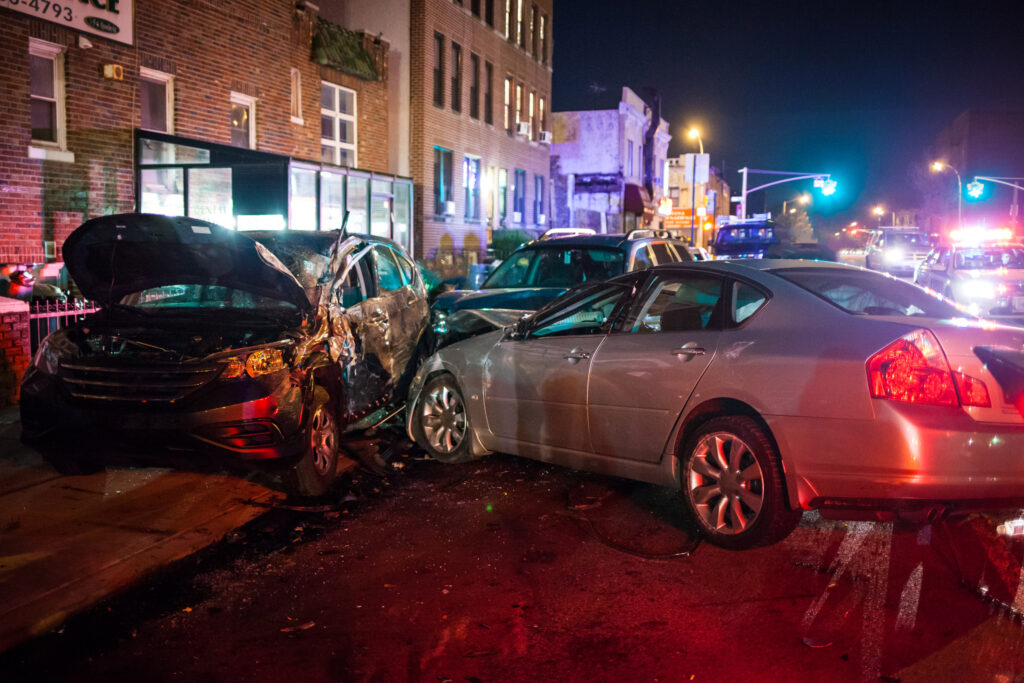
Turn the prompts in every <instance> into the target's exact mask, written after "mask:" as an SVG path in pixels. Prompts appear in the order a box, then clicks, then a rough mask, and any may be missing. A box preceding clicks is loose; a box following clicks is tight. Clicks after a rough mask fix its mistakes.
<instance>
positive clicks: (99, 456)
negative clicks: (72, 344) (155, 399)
mask: <svg viewBox="0 0 1024 683" xmlns="http://www.w3.org/2000/svg"><path fill="white" fill-rule="evenodd" d="M275 379H276V380H277V381H263V382H251V383H249V384H248V386H245V387H241V386H237V387H213V388H211V389H210V390H209V391H206V392H196V394H197V395H193V396H190V397H188V398H186V399H185V400H182V401H179V402H177V403H175V404H140V403H136V402H127V401H111V402H107V403H100V402H97V401H81V400H76V399H73V398H71V397H70V396H69V395H68V394H67V393H66V392H65V391H63V390H62V387H61V385H60V383H59V381H58V380H57V379H56V378H55V377H53V376H50V375H46V374H44V373H42V372H39V371H38V370H36V369H34V368H31V369H30V370H29V372H28V373H27V374H26V376H25V380H24V382H23V384H22V391H21V402H20V408H21V423H22V440H23V441H25V442H26V443H28V444H30V445H33V446H37V447H39V448H41V449H69V450H67V454H68V455H70V456H75V457H84V458H86V459H89V460H93V461H97V462H114V461H115V460H118V459H120V457H123V456H129V457H131V458H132V459H133V460H136V459H138V460H143V461H147V462H153V463H161V464H164V463H166V464H172V465H179V464H182V463H185V464H195V465H202V464H212V465H218V466H222V467H242V468H245V467H259V468H260V469H273V468H276V467H287V466H290V465H292V464H294V463H295V462H296V461H297V460H298V459H300V458H301V457H302V455H303V453H304V446H305V439H304V438H303V435H304V430H303V425H302V421H303V419H304V417H305V416H304V415H303V412H304V411H303V409H302V406H303V400H302V391H301V387H300V386H299V385H298V383H297V382H295V381H293V380H292V378H291V377H288V376H284V377H278V378H275Z"/></svg>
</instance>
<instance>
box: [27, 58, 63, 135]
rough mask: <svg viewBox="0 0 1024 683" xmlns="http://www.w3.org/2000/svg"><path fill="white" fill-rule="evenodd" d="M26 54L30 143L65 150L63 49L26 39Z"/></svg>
mask: <svg viewBox="0 0 1024 683" xmlns="http://www.w3.org/2000/svg"><path fill="white" fill-rule="evenodd" d="M28 52H29V58H28V59H29V99H30V100H31V108H32V141H33V142H43V143H50V144H52V145H56V146H57V147H59V148H60V149H66V148H67V127H66V125H65V114H64V48H63V47H62V46H60V45H54V44H53V43H46V42H43V41H41V40H36V39H35V38H30V39H29V44H28Z"/></svg>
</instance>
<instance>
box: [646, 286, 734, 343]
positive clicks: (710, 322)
mask: <svg viewBox="0 0 1024 683" xmlns="http://www.w3.org/2000/svg"><path fill="white" fill-rule="evenodd" d="M723 301H724V300H723V297H722V280H720V279H719V278H716V277H708V276H706V275H696V274H693V275H691V274H683V275H670V276H664V277H661V278H658V280H656V281H655V283H654V285H653V286H652V287H651V288H650V289H649V290H648V293H647V295H646V297H645V299H644V301H643V303H642V304H641V306H640V308H639V310H638V312H637V315H636V318H635V319H634V320H633V321H632V324H631V325H630V326H629V327H628V329H629V331H630V332H631V333H634V334H644V333H651V332H692V331H696V330H704V329H718V328H719V327H720V326H721V320H720V318H721V313H720V312H721V310H722V306H721V305H720V303H722V302H723Z"/></svg>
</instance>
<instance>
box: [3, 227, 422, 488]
mask: <svg viewBox="0 0 1024 683" xmlns="http://www.w3.org/2000/svg"><path fill="white" fill-rule="evenodd" d="M64 257H65V260H66V262H67V265H68V269H69V271H70V273H71V275H72V277H73V278H74V280H75V282H76V284H77V285H78V287H79V288H80V289H81V291H82V293H83V294H84V295H85V296H86V297H89V298H91V299H94V300H96V301H97V302H99V304H100V305H101V307H102V309H101V310H100V311H99V312H98V313H95V314H93V315H91V316H89V317H87V318H86V319H84V320H83V321H82V322H80V323H78V324H75V325H73V326H71V327H68V328H66V329H63V330H60V331H58V332H56V333H54V334H52V335H50V336H49V337H47V338H46V339H45V340H44V341H43V342H42V344H41V345H40V348H39V349H38V351H37V353H36V355H35V357H34V359H33V362H32V365H31V367H30V368H29V370H28V372H27V373H26V375H25V379H24V381H23V384H22V397H21V414H22V426H23V439H24V440H25V441H26V442H28V443H30V444H32V445H34V446H36V447H37V448H38V449H39V450H40V451H41V452H42V453H43V455H44V456H45V457H46V458H47V459H48V460H49V461H50V462H51V463H53V464H54V465H55V466H56V467H57V468H58V469H59V470H61V471H64V472H67V473H74V472H79V471H83V470H86V469H90V468H92V467H94V466H102V465H104V464H107V463H108V462H109V458H110V457H111V454H112V453H114V452H117V453H121V452H131V453H132V454H133V455H134V456H135V457H138V456H140V455H145V456H147V457H150V458H152V457H155V459H156V460H157V461H160V462H162V463H174V464H176V463H179V462H182V461H183V462H185V463H196V464H200V463H204V464H207V463H210V462H212V463H213V464H215V465H217V466H223V467H228V468H235V467H240V466H241V467H249V468H257V469H267V470H270V469H280V468H283V470H284V474H285V477H284V479H285V482H286V484H287V485H288V486H289V488H290V490H292V491H293V492H294V493H297V494H300V495H306V496H315V495H322V494H324V493H326V492H327V490H328V489H329V488H330V486H331V484H332V483H333V481H334V479H335V478H336V476H337V472H338V463H339V460H340V458H341V454H342V449H343V438H344V434H345V433H347V432H352V431H357V430H362V429H365V428H367V427H369V426H372V425H373V424H375V423H376V422H378V421H380V419H381V418H382V417H383V416H386V415H387V413H388V411H389V410H393V408H392V407H391V404H392V403H396V402H397V403H399V404H400V403H401V398H402V396H403V395H404V392H405V391H406V390H407V386H408V383H409V381H410V380H411V376H412V374H413V372H414V371H415V368H416V366H417V364H418V362H419V360H420V359H421V358H422V357H423V356H424V354H425V353H426V352H427V350H428V349H429V346H430V344H429V341H428V335H429V334H430V330H429V326H428V320H429V312H428V307H427V302H426V293H425V290H424V286H423V282H422V280H421V278H420V275H419V273H418V271H417V269H416V268H415V266H414V265H413V264H412V262H411V261H410V260H409V259H408V257H407V256H406V255H405V254H404V253H403V252H402V250H401V248H400V247H399V246H398V245H397V244H395V243H393V242H391V241H390V240H387V239H383V238H379V237H370V236H365V235H346V234H344V233H343V232H339V231H333V232H310V233H302V232H275V233H244V234H242V233H237V232H234V231H232V230H229V229H227V228H223V227H221V226H218V225H215V224H212V223H208V222H206V221H202V220H198V219H192V218H169V217H165V216H155V215H145V214H124V215H117V216H104V217H101V218H96V219H93V220H90V221H88V222H87V223H85V224H83V225H82V226H81V227H80V228H78V229H77V230H76V231H75V232H74V233H73V234H72V235H71V236H70V237H68V239H67V241H66V242H65V245H64Z"/></svg>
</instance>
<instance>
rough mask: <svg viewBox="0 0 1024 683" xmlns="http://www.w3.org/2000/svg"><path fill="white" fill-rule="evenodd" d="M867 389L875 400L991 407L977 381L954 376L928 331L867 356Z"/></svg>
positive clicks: (919, 331) (981, 385)
mask: <svg viewBox="0 0 1024 683" xmlns="http://www.w3.org/2000/svg"><path fill="white" fill-rule="evenodd" d="M867 371H868V386H869V388H870V390H871V395H872V396H874V397H875V398H886V399H889V400H892V401H906V402H907V403H926V404H930V405H939V406H957V405H964V406H980V407H986V408H987V407H989V406H991V405H992V403H991V401H990V400H989V396H988V388H987V387H986V386H985V383H984V382H982V381H981V380H980V379H976V378H974V377H971V376H969V375H966V374H964V373H963V372H956V373H954V372H953V371H952V370H951V369H950V367H949V362H948V361H947V360H946V355H945V354H944V353H943V351H942V346H940V345H939V340H938V339H936V338H935V335H934V334H932V333H931V332H930V331H928V330H914V331H913V332H911V333H910V334H906V335H904V336H902V337H900V338H899V339H897V340H896V341H894V342H893V343H892V344H889V345H888V346H886V347H885V348H884V349H882V350H881V351H879V352H878V353H876V354H875V355H873V356H871V358H869V359H868V363H867Z"/></svg>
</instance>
